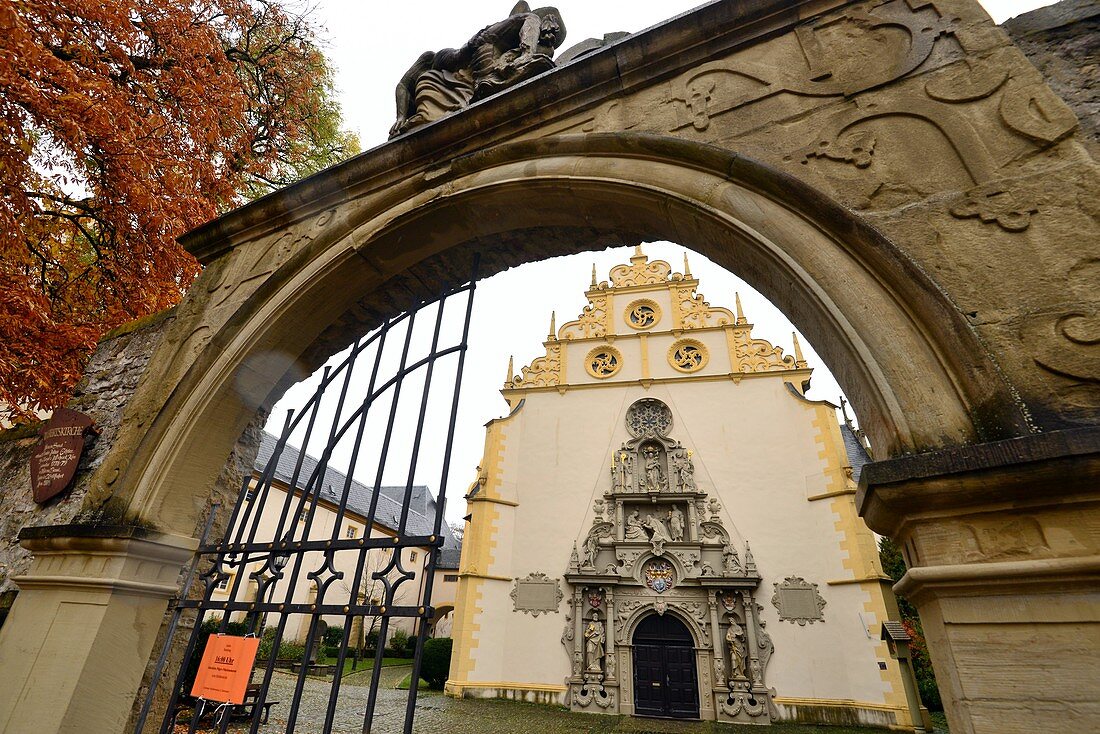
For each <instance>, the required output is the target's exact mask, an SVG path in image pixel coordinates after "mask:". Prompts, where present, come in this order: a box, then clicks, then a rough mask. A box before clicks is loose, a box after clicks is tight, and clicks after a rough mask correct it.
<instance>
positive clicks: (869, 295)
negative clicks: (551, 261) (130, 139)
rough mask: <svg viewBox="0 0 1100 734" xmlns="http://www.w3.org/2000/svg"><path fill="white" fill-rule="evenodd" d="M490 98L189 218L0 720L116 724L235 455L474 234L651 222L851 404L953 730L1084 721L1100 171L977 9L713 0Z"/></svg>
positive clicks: (63, 530)
mask: <svg viewBox="0 0 1100 734" xmlns="http://www.w3.org/2000/svg"><path fill="white" fill-rule="evenodd" d="M596 46H597V47H598V46H599V44H596ZM481 96H484V95H478V94H476V93H474V92H471V95H469V96H467V97H466V100H467V101H468V102H470V101H476V105H474V106H473V107H471V108H470V109H468V110H464V111H462V112H460V113H458V114H453V115H450V116H448V117H445V118H444V119H442V120H439V121H437V122H435V123H433V124H431V125H427V126H424V127H422V128H418V129H414V130H412V131H411V132H410V133H408V134H405V135H403V136H401V137H399V138H397V139H395V140H393V141H391V142H390V143H388V144H387V145H385V146H382V147H380V148H378V149H375V150H372V151H370V152H368V153H366V154H364V155H362V156H359V157H357V158H355V159H353V160H350V161H348V162H346V163H344V164H342V165H340V166H338V167H335V168H333V169H330V170H328V171H325V172H323V173H321V174H318V175H317V176H314V177H312V178H310V179H307V180H305V181H303V182H301V183H299V184H297V185H295V186H292V187H290V188H288V189H286V190H284V191H281V192H279V193H278V194H276V195H274V196H271V197H267V198H264V199H262V200H260V201H257V202H255V203H253V204H251V205H249V206H247V207H244V208H242V209H240V210H238V211H235V212H232V213H230V214H229V215H226V216H225V217H222V218H221V219H219V220H216V221H214V222H211V223H210V224H208V225H206V226H205V227H203V228H201V229H199V230H197V231H195V232H192V233H190V234H189V235H187V236H186V237H185V238H184V243H185V245H186V246H187V247H188V248H189V249H190V250H191V251H192V252H193V253H195V255H196V256H198V257H199V259H200V260H201V261H202V262H203V263H204V264H205V265H206V269H205V271H204V273H203V275H202V276H201V277H200V279H199V280H198V281H197V282H196V283H195V285H194V286H193V288H192V289H191V291H190V292H189V294H188V296H187V298H186V299H185V300H184V302H183V303H182V304H181V305H180V306H179V307H178V309H176V311H175V312H174V313H173V314H172V315H171V316H170V317H169V318H168V319H167V320H165V321H162V322H161V324H162V326H161V329H162V334H161V335H160V337H159V342H158V343H157V346H156V350H155V353H154V356H153V358H152V360H151V361H150V363H149V367H148V368H147V369H146V371H145V374H144V375H143V377H142V380H141V383H140V385H139V386H138V388H137V390H136V392H135V393H134V395H133V397H132V398H131V399H130V400H129V402H128V404H127V406H126V409H125V414H124V418H123V422H122V425H121V427H120V428H119V430H118V432H117V433H116V434H115V436H114V438H113V442H112V444H111V446H110V450H109V451H108V452H107V455H106V457H105V458H104V460H103V461H102V463H101V464H100V465H99V466H98V467H97V468H96V469H95V471H94V473H92V474H91V475H90V476H88V477H85V478H84V479H82V480H81V485H80V487H79V488H78V491H79V492H81V493H83V494H82V496H83V510H84V512H83V515H82V517H85V518H91V519H92V520H93V522H92V523H90V524H88V523H85V524H82V525H69V526H55V527H49V528H42V529H39V528H35V529H25V530H24V532H23V534H22V542H23V544H24V546H25V547H27V548H29V549H31V550H32V551H33V552H34V553H35V560H34V564H33V565H32V566H31V568H30V570H29V572H27V573H25V574H23V575H21V576H20V577H19V578H18V579H17V583H18V584H19V586H20V588H21V593H20V596H19V598H18V601H17V602H16V604H15V606H14V607H13V609H12V611H11V614H10V616H9V618H8V621H7V623H6V624H5V626H4V628H3V631H2V633H0V670H3V671H4V677H5V680H12V681H16V682H17V684H16V685H5V686H3V687H0V727H2V728H3V729H4V731H10V732H22V731H39V732H59V731H75V730H78V729H79V730H81V731H96V732H104V733H108V732H121V731H123V730H125V728H126V726H127V721H130V720H131V716H132V711H133V707H134V699H135V696H136V695H137V693H138V690H139V686H140V684H141V681H142V676H143V674H145V672H146V671H147V668H148V666H149V664H150V662H149V659H150V655H151V654H152V651H153V648H154V642H155V639H156V636H157V631H158V629H160V626H161V623H162V618H163V615H164V611H165V607H166V603H167V599H168V598H169V597H171V596H172V595H173V594H175V593H176V577H177V574H178V571H179V568H180V565H181V564H182V563H183V562H185V561H186V560H187V559H188V558H189V557H190V555H191V551H192V549H193V548H195V546H196V541H195V540H194V538H195V537H196V536H197V535H198V533H199V530H198V526H199V524H200V520H201V518H202V516H203V514H204V510H205V507H206V506H207V503H208V501H209V498H210V496H211V494H212V492H214V491H217V490H214V489H212V488H215V487H218V486H220V485H219V484H218V482H217V479H218V477H219V474H220V473H221V472H222V469H223V467H224V466H225V462H226V457H227V455H228V454H229V453H230V451H231V449H232V447H233V446H234V443H235V442H236V441H237V440H238V437H239V436H240V435H241V433H242V431H243V430H244V428H245V426H246V425H247V424H248V423H249V421H250V420H251V419H252V418H253V416H254V415H255V413H256V410H257V409H258V408H262V407H266V406H270V405H271V404H272V403H273V401H274V400H275V399H277V397H278V396H279V395H280V394H281V393H282V391H283V390H285V388H286V387H287V386H288V385H289V384H291V383H292V382H294V381H296V380H297V379H299V378H300V376H301V375H303V374H306V373H308V371H310V370H311V369H312V368H314V367H316V366H317V365H318V364H320V363H321V362H322V361H323V360H324V359H325V358H326V357H328V356H329V355H331V354H333V353H334V352H336V351H337V350H338V349H340V348H342V347H344V346H346V345H347V344H349V343H350V342H351V341H352V340H353V339H354V338H356V337H357V336H359V335H361V334H363V333H365V332H366V331H367V330H369V329H370V328H372V327H374V326H377V325H378V324H380V323H381V322H382V321H383V320H384V319H385V318H387V317H390V316H394V315H397V314H399V313H401V312H402V311H404V310H405V309H407V308H409V307H411V306H413V305H414V304H416V303H417V302H418V301H419V300H420V299H422V298H424V297H427V296H429V295H431V294H434V293H437V292H439V291H441V290H443V289H444V288H446V287H448V286H452V285H457V284H459V283H461V282H462V280H463V279H464V278H465V277H467V273H468V267H469V259H470V253H471V252H474V251H476V252H479V253H481V261H482V271H481V272H482V273H483V274H488V273H491V272H497V271H500V270H503V269H505V268H507V267H510V266H512V265H516V264H519V263H523V262H529V261H533V260H538V259H542V258H546V257H550V256H553V255H557V254H562V253H567V252H575V251H580V250H585V249H596V248H602V247H605V246H607V245H609V244H612V243H623V242H632V243H633V242H638V241H642V240H647V239H667V240H672V241H675V242H678V243H681V244H683V245H685V246H687V247H690V248H692V249H694V250H697V251H699V252H701V253H703V254H705V255H706V256H708V257H709V258H711V259H712V260H714V261H715V262H717V263H719V264H721V265H723V266H725V267H727V268H729V269H731V270H733V271H735V272H737V273H738V274H740V275H742V276H743V277H745V278H746V280H748V281H749V282H750V283H751V284H753V285H754V286H755V287H757V288H758V289H759V290H760V291H761V292H762V293H764V294H765V295H766V296H768V297H769V298H771V299H772V300H773V301H774V302H775V303H776V304H777V305H778V306H780V307H781V308H782V309H783V310H784V311H785V312H786V313H787V314H788V315H789V316H790V317H791V319H792V320H793V321H794V322H795V323H796V324H797V325H798V327H799V328H800V329H801V330H803V331H805V332H807V333H809V334H811V335H812V336H813V338H814V341H815V344H817V345H819V346H820V348H821V352H822V355H823V356H824V358H825V359H826V361H827V362H828V363H829V366H830V367H831V368H832V370H833V372H834V374H835V375H836V376H837V378H838V380H839V381H840V382H841V384H842V385H843V387H844V389H845V391H846V392H847V394H848V395H849V396H850V397H851V399H852V402H853V404H854V406H855V407H856V409H857V411H858V412H859V415H860V418H861V421H862V423H863V425H864V426H865V428H866V429H867V432H868V434H869V436H870V438H871V440H872V442H873V444H874V445H875V447H876V450H877V452H878V453H877V456H878V457H880V459H881V460H880V461H879V462H877V463H875V464H872V465H868V466H867V467H866V468H865V470H864V472H863V479H862V485H861V488H860V494H859V500H858V501H859V505H860V510H861V513H862V515H863V516H864V518H865V519H866V521H867V523H868V524H869V525H870V526H871V527H872V528H873V529H874V530H876V531H878V532H881V533H884V534H887V535H890V536H891V537H893V538H895V539H896V540H898V541H899V542H900V543H901V545H902V547H903V548H904V551H905V555H906V560H907V562H908V564H909V568H910V570H909V573H908V574H907V576H906V578H905V579H904V580H903V581H902V583H901V585H900V587H899V590H904V592H905V594H906V595H907V596H908V597H909V598H910V599H911V600H912V601H913V602H914V603H915V604H916V605H917V606H918V608H919V609H920V612H921V614H922V619H923V621H924V624H925V633H926V635H927V638H928V641H929V645H930V648H931V651H932V657H933V662H934V664H935V666H936V669H937V672H938V675H939V680H940V684H941V688H942V691H943V693H944V698H945V704H946V706H947V710H948V716H949V719H950V721H951V725H952V729H953V730H957V731H960V732H977V733H981V732H991V733H992V732H1003V731H1014V730H1023V729H1027V730H1031V729H1034V730H1042V729H1044V728H1046V727H1048V725H1049V724H1050V722H1051V721H1055V720H1057V721H1058V722H1060V723H1061V724H1063V725H1064V727H1065V728H1067V729H1070V730H1075V731H1077V730H1079V731H1085V730H1089V729H1090V728H1095V726H1096V724H1097V721H1098V719H1100V709H1098V704H1097V703H1096V702H1097V701H1100V691H1098V690H1097V686H1098V685H1100V684H1098V683H1097V679H1096V677H1095V676H1094V675H1092V674H1091V671H1092V668H1093V665H1094V661H1095V659H1096V655H1097V652H1098V643H1097V639H1098V637H1097V633H1096V630H1097V629H1098V627H1097V624H1098V621H1100V620H1098V619H1097V617H1096V613H1095V605H1094V604H1092V603H1090V600H1091V599H1093V598H1094V596H1093V595H1095V593H1096V578H1097V573H1098V570H1100V533H1098V532H1097V530H1096V528H1097V527H1100V522H1098V521H1097V519H1096V518H1097V517H1098V516H1100V506H1098V502H1097V500H1098V496H1100V494H1098V492H1097V489H1096V487H1097V486H1100V485H1098V484H1097V477H1098V474H1100V457H1098V451H1100V438H1098V435H1100V432H1098V429H1097V426H1098V424H1100V382H1098V381H1097V377H1096V376H1097V373H1098V371H1100V365H1098V362H1097V357H1096V355H1095V350H1096V338H1095V324H1096V318H1097V308H1098V305H1097V300H1096V298H1097V296H1096V294H1097V289H1096V280H1097V277H1098V269H1097V268H1098V265H1097V264H1098V263H1100V243H1098V237H1097V221H1096V216H1095V211H1094V209H1095V207H1094V202H1095V193H1096V189H1097V178H1096V173H1097V169H1096V165H1095V163H1094V162H1093V161H1092V159H1091V158H1090V156H1089V154H1088V152H1087V150H1086V149H1085V148H1084V147H1083V146H1082V145H1081V143H1080V141H1079V140H1078V139H1077V138H1076V137H1075V130H1076V119H1075V118H1074V115H1073V113H1072V112H1071V111H1070V110H1069V109H1068V108H1067V107H1066V106H1065V105H1064V103H1063V102H1062V101H1061V100H1060V99H1059V98H1058V97H1057V96H1055V95H1054V94H1053V93H1052V92H1051V91H1050V90H1049V88H1047V87H1046V86H1045V84H1044V83H1043V81H1042V79H1041V77H1040V76H1039V74H1038V73H1037V72H1036V70H1035V69H1034V68H1033V67H1031V65H1030V64H1029V63H1028V62H1027V60H1026V59H1025V58H1024V57H1023V56H1022V55H1021V54H1020V52H1019V51H1018V50H1017V49H1016V48H1015V47H1014V46H1012V45H1011V43H1010V42H1008V40H1007V38H1006V37H1005V36H1004V34H1003V33H1002V32H1001V31H1000V30H999V29H997V28H996V27H995V26H994V25H993V24H992V23H991V21H990V20H989V18H988V17H987V16H986V15H985V13H984V12H983V11H982V10H981V8H980V7H979V6H978V4H977V3H976V2H973V1H972V0H931V1H930V2H915V1H914V0H888V1H887V2H871V3H821V2H793V3H792V2H787V1H782V2H781V1H780V0H760V1H759V2H752V3H740V2H715V3H711V4H709V5H706V6H703V7H701V8H699V9H698V10H695V11H693V12H691V13H688V14H685V15H682V16H679V17H677V18H675V19H673V20H671V21H668V22H667V23H664V24H662V25H659V26H656V27H654V28H652V29H650V30H648V31H646V32H644V33H639V34H635V35H632V36H627V37H625V38H622V39H621V40H617V41H615V42H614V43H611V44H610V45H607V46H606V47H603V48H596V50H594V51H593V52H591V53H589V54H587V55H584V56H581V57H579V58H576V59H574V60H572V61H571V62H570V63H568V64H564V65H560V66H559V67H558V68H556V69H554V70H552V71H549V72H546V73H542V74H541V75H538V76H534V77H533V78H530V79H527V81H524V82H523V83H521V84H519V85H517V86H513V87H511V88H509V89H507V90H506V91H504V92H502V93H500V94H496V95H495V96H487V97H486V98H484V99H481ZM93 559H94V561H93ZM1024 645H1026V647H1027V648H1028V650H1029V651H1030V654H1027V655H1020V654H1019V653H1020V647H1021V646H1024ZM18 682H22V683H21V684H18Z"/></svg>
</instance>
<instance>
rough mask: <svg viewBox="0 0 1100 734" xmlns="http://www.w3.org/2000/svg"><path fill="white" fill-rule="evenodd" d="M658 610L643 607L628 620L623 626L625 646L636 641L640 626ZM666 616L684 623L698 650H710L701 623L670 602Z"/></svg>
mask: <svg viewBox="0 0 1100 734" xmlns="http://www.w3.org/2000/svg"><path fill="white" fill-rule="evenodd" d="M657 613H658V612H657V610H656V609H654V608H653V606H652V605H646V606H642V607H640V608H639V609H636V610H635V611H634V612H633V613H632V614H631V615H630V616H629V617H628V618H627V620H626V624H624V625H623V632H622V641H623V642H624V643H625V644H630V643H631V642H632V641H633V640H634V631H635V630H637V629H638V625H639V624H641V622H642V620H643V619H645V618H646V617H648V616H650V615H652V614H657ZM664 613H665V614H671V615H672V616H673V617H675V618H676V619H677V620H678V621H680V622H682V623H683V625H684V626H685V627H687V628H688V631H689V632H691V639H692V642H693V643H694V645H695V648H696V649H697V650H705V649H710V646H711V645H710V642H709V638H708V636H707V633H706V631H705V630H704V629H703V628H702V627H701V626H700V625H699V622H698V621H697V620H695V619H693V618H692V616H691V614H689V613H688V612H687V611H685V610H684V609H681V608H680V607H679V605H678V604H677V603H676V602H669V604H668V608H667V609H666V610H665V612H664Z"/></svg>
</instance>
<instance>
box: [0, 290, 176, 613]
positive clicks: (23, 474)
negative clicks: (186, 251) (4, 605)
mask: <svg viewBox="0 0 1100 734" xmlns="http://www.w3.org/2000/svg"><path fill="white" fill-rule="evenodd" d="M174 318H175V312H174V310H173V309H169V310H167V311H163V312H161V313H159V314H155V315H153V316H150V317H147V318H145V319H139V320H138V321H134V322H132V323H130V324H126V325H124V326H121V327H119V328H118V329H115V330H114V331H112V332H110V333H108V334H107V335H106V336H105V337H104V338H103V340H102V341H100V343H99V347H98V348H97V349H96V351H95V353H94V354H93V355H92V358H91V360H89V362H88V366H87V367H86V368H85V370H84V378H83V379H82V380H81V381H80V384H79V385H78V386H77V389H76V393H75V394H74V395H73V399H72V400H71V401H70V402H69V407H70V408H72V409H74V410H79V411H80V412H82V413H87V414H88V415H90V416H91V417H92V419H93V420H94V421H95V427H96V428H97V429H98V430H99V435H98V436H94V437H89V438H88V439H87V440H86V442H85V450H84V454H83V455H82V456H81V458H80V466H79V467H78V469H77V474H76V478H75V479H74V481H73V489H72V490H71V491H70V492H68V493H66V494H64V495H62V496H61V497H60V498H58V499H55V500H53V501H50V502H48V503H46V504H44V505H38V504H36V503H35V502H34V500H33V499H31V476H30V474H31V472H30V456H31V452H32V451H33V450H34V447H35V445H36V444H37V443H38V429H39V427H40V426H41V424H33V425H27V426H19V427H16V428H13V429H11V430H8V431H4V432H3V433H0V490H2V493H0V592H3V591H6V590H7V589H8V588H9V587H11V585H12V582H11V580H10V578H11V577H12V576H17V575H19V574H20V573H23V572H24V571H26V569H27V567H28V566H29V565H30V560H31V557H30V553H29V552H28V551H26V550H24V549H23V548H22V547H20V545H19V531H20V530H22V529H23V528H24V527H30V526H35V525H60V524H63V523H69V522H74V521H78V519H80V518H79V517H78V516H79V515H80V511H81V507H82V504H83V500H84V495H85V494H86V493H87V491H88V479H89V478H90V477H91V475H92V472H93V471H95V469H96V468H97V467H98V466H99V465H100V463H101V462H102V461H103V458H104V456H106V454H107V451H108V449H109V448H110V447H111V445H112V443H113V442H114V438H115V435H116V434H117V433H118V429H119V426H120V424H121V422H122V415H123V409H124V408H125V406H126V401H127V400H128V399H129V397H130V395H132V394H133V392H134V389H135V388H136V387H137V383H138V380H139V379H140V378H141V375H142V373H143V372H144V371H145V366H146V365H147V364H148V363H149V358H150V356H151V355H152V353H153V348H154V347H155V346H156V344H157V342H158V341H159V340H160V338H161V335H162V334H163V333H164V330H165V329H166V328H167V326H168V325H169V324H170V323H172V321H173V319H174ZM89 519H90V518H89Z"/></svg>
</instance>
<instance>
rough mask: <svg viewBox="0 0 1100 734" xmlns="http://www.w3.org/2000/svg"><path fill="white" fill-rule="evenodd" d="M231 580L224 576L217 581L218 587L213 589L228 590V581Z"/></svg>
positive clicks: (229, 577)
mask: <svg viewBox="0 0 1100 734" xmlns="http://www.w3.org/2000/svg"><path fill="white" fill-rule="evenodd" d="M231 578H233V577H232V576H226V577H225V578H223V579H221V580H219V581H218V585H217V586H216V587H214V588H216V589H217V590H218V591H225V590H226V589H228V588H229V580H230V579H231Z"/></svg>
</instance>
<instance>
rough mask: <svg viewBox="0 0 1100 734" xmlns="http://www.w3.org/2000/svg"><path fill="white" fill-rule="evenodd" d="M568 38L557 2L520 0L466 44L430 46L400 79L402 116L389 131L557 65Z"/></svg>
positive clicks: (432, 118) (466, 103)
mask: <svg viewBox="0 0 1100 734" xmlns="http://www.w3.org/2000/svg"><path fill="white" fill-rule="evenodd" d="M564 40H565V24H564V23H563V22H562V19H561V14H560V13H559V12H558V9H557V8H551V7H546V8H536V9H535V10H531V7H530V6H529V5H528V4H527V3H526V2H525V1H521V2H519V3H517V4H516V6H515V7H514V8H512V12H511V13H510V14H509V15H508V17H507V18H505V19H504V20H502V21H500V22H498V23H493V24H492V25H489V26H486V27H485V28H483V29H481V30H480V31H478V32H477V33H476V34H474V37H473V38H471V39H470V40H469V41H467V42H466V43H465V45H463V46H462V48H459V49H453V48H445V49H443V50H442V51H438V52H432V51H426V52H425V53H423V54H421V55H420V58H418V59H417V60H416V62H415V63H414V64H413V65H412V67H411V68H410V69H409V70H408V71H407V72H405V75H404V76H402V77H401V81H400V82H398V84H397V92H396V100H397V121H396V122H394V124H393V127H391V128H390V137H391V138H392V137H395V136H397V135H400V134H401V133H404V132H407V131H409V130H411V129H412V128H414V127H417V126H419V125H423V124H426V123H429V122H433V121H435V120H438V119H440V118H441V117H443V116H445V115H447V114H449V113H451V112H455V111H457V110H460V109H462V108H463V107H467V106H469V105H470V104H471V103H472V102H476V101H478V100H479V99H484V98H485V97H488V96H490V95H492V94H495V93H497V92H499V91H500V90H502V89H504V88H506V87H509V86H512V85H513V84H518V83H519V82H522V81H524V80H526V79H530V78H531V77H533V76H535V75H537V74H541V73H542V72H544V71H547V70H549V69H552V68H554V61H553V56H554V51H555V50H556V49H557V48H558V46H560V45H561V44H562V42H563V41H564Z"/></svg>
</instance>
